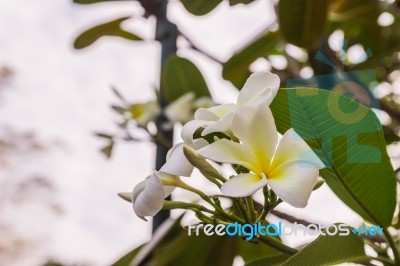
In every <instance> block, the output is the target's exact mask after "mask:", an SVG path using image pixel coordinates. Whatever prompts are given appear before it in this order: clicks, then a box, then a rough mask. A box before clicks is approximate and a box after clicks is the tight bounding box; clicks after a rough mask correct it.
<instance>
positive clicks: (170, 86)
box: [161, 55, 211, 102]
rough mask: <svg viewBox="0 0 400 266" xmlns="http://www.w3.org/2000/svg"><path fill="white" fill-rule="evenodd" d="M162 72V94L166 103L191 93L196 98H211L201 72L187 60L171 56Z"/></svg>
mask: <svg viewBox="0 0 400 266" xmlns="http://www.w3.org/2000/svg"><path fill="white" fill-rule="evenodd" d="M162 72H163V73H162V79H161V82H162V86H163V93H164V97H165V98H166V99H167V101H168V102H172V101H174V100H176V99H178V98H179V97H180V96H182V95H184V94H185V93H187V92H191V91H192V92H194V93H195V94H196V97H201V96H208V97H211V95H210V92H209V90H208V88H207V84H206V82H205V80H204V78H203V76H202V74H201V72H200V71H199V69H198V68H197V67H196V66H195V65H194V64H193V63H192V62H190V61H189V60H187V59H185V58H182V57H179V56H177V55H172V56H170V57H168V59H167V61H166V62H165V65H164V67H163V71H162Z"/></svg>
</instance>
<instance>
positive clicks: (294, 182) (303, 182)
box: [267, 161, 319, 208]
mask: <svg viewBox="0 0 400 266" xmlns="http://www.w3.org/2000/svg"><path fill="white" fill-rule="evenodd" d="M313 167H314V168H313ZM318 173H319V171H318V168H315V166H314V165H313V164H310V163H308V162H302V161H290V162H286V163H283V164H281V165H279V167H278V168H275V169H273V171H272V172H270V173H268V176H267V181H268V185H269V186H270V187H271V189H272V190H273V191H274V192H275V194H276V195H278V197H279V198H281V199H282V200H283V201H285V202H287V203H289V204H290V205H292V206H294V207H297V208H304V207H305V206H306V205H307V202H308V198H309V197H310V195H311V192H312V190H313V188H314V185H315V183H316V181H317V178H318Z"/></svg>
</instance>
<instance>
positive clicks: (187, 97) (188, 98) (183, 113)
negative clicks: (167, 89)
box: [164, 92, 196, 123]
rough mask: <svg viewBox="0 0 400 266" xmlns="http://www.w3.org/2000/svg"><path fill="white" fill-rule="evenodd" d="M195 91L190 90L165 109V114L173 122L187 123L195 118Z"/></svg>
mask: <svg viewBox="0 0 400 266" xmlns="http://www.w3.org/2000/svg"><path fill="white" fill-rule="evenodd" d="M195 97H196V95H195V94H194V92H188V93H185V94H184V95H182V96H181V97H179V98H178V99H176V100H175V101H173V102H172V103H170V104H169V105H168V106H167V107H166V108H165V109H164V113H165V116H166V117H167V118H168V119H169V120H171V121H173V122H181V123H186V122H187V121H189V120H191V119H192V118H193V100H194V98H195Z"/></svg>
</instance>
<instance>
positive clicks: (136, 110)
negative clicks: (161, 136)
mask: <svg viewBox="0 0 400 266" xmlns="http://www.w3.org/2000/svg"><path fill="white" fill-rule="evenodd" d="M129 112H130V114H131V116H132V118H134V119H135V120H136V122H137V124H138V126H140V127H146V126H147V124H148V123H149V122H151V121H155V120H156V118H157V116H158V115H159V114H160V107H159V106H158V103H157V102H156V101H150V102H147V103H136V104H132V105H131V106H130V108H129Z"/></svg>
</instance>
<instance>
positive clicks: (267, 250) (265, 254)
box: [237, 238, 289, 266]
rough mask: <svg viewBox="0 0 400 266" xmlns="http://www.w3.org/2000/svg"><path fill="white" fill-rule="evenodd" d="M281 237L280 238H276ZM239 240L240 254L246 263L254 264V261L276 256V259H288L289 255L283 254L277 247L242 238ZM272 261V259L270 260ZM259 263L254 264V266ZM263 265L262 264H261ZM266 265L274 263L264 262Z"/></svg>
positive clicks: (281, 260)
mask: <svg viewBox="0 0 400 266" xmlns="http://www.w3.org/2000/svg"><path fill="white" fill-rule="evenodd" d="M276 239H279V238H276ZM237 241H238V249H239V251H238V255H240V256H241V257H242V258H243V260H244V262H245V263H246V265H253V264H252V262H255V261H259V260H261V259H272V258H274V257H276V258H275V259H276V260H277V261H278V260H279V261H280V262H283V261H284V260H286V259H288V258H289V256H288V255H285V254H282V253H281V252H279V251H277V250H276V249H274V248H272V247H270V246H268V245H265V244H263V243H261V242H258V243H253V242H249V241H245V240H243V239H241V238H238V239H237ZM270 262H271V261H270ZM255 265H258V264H254V265H253V266H255ZM260 265H261V264H260ZM264 265H273V264H269V263H264V264H262V266H264Z"/></svg>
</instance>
